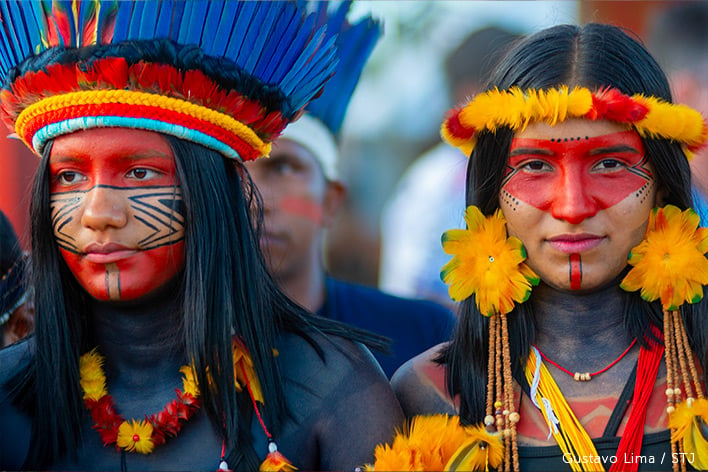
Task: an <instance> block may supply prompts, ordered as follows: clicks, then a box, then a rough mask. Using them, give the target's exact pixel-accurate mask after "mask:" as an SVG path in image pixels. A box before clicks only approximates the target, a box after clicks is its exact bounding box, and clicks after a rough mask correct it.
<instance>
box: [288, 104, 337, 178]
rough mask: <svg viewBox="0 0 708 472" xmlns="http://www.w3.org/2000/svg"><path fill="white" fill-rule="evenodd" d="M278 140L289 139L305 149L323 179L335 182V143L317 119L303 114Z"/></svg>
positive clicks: (327, 130) (330, 133)
mask: <svg viewBox="0 0 708 472" xmlns="http://www.w3.org/2000/svg"><path fill="white" fill-rule="evenodd" d="M280 138H281V139H282V138H285V139H289V140H290V141H293V142H295V143H297V144H299V145H301V146H303V147H305V148H307V149H308V150H309V151H310V152H311V153H312V154H313V155H314V156H315V157H316V158H317V161H318V162H319V163H320V165H321V166H322V171H323V172H324V175H325V177H326V178H327V179H328V180H337V175H338V174H337V159H338V156H339V150H338V148H337V143H336V142H335V140H334V135H333V134H332V132H331V131H330V130H329V129H328V128H327V127H326V126H325V125H324V124H323V123H322V122H321V121H320V120H319V119H317V118H315V117H314V116H312V115H310V114H309V113H305V114H303V115H302V116H301V117H300V118H299V119H298V120H297V121H295V122H293V123H290V124H289V125H288V126H287V127H286V128H285V130H284V131H283V132H282V133H281V134H280Z"/></svg>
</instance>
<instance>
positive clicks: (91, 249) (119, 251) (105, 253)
mask: <svg viewBox="0 0 708 472" xmlns="http://www.w3.org/2000/svg"><path fill="white" fill-rule="evenodd" d="M137 252H138V251H137V249H131V248H128V247H125V246H123V245H121V244H116V243H108V244H98V243H92V244H89V245H88V246H86V249H85V250H84V258H85V259H86V260H88V261H90V262H94V263H96V264H110V263H112V262H116V261H119V260H121V259H126V258H128V257H131V256H133V255H135V254H136V253H137Z"/></svg>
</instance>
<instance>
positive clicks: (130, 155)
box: [52, 150, 172, 162]
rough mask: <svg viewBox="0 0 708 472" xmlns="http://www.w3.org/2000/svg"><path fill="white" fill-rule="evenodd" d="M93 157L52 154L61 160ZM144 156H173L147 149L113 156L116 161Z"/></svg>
mask: <svg viewBox="0 0 708 472" xmlns="http://www.w3.org/2000/svg"><path fill="white" fill-rule="evenodd" d="M87 158H88V159H91V156H90V155H81V156H79V155H76V154H56V155H54V156H52V160H54V161H60V162H79V161H83V160H85V159H87ZM144 158H150V159H153V158H158V159H166V160H171V159H172V156H170V155H169V154H165V153H164V152H160V151H154V150H146V151H140V152H136V153H130V152H128V153H126V154H125V155H122V156H116V157H113V158H112V159H115V160H116V161H126V160H133V159H144Z"/></svg>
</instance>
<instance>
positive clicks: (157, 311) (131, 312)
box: [91, 282, 184, 371]
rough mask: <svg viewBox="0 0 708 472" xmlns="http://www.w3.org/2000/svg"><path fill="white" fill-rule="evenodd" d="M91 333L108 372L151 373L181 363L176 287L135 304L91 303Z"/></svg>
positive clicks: (180, 318) (179, 309)
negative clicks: (143, 370)
mask: <svg viewBox="0 0 708 472" xmlns="http://www.w3.org/2000/svg"><path fill="white" fill-rule="evenodd" d="M91 308H92V313H93V316H92V332H93V336H94V339H95V341H96V344H97V345H98V347H99V351H100V353H101V354H102V355H103V356H105V358H106V367H107V368H108V369H117V370H119V371H121V370H123V369H130V370H131V371H133V370H135V369H148V370H150V369H154V368H162V367H163V366H165V365H166V364H172V363H174V362H175V360H176V359H177V358H178V359H179V360H178V362H183V361H184V359H183V354H182V353H183V342H182V338H181V335H180V334H181V322H182V308H181V298H180V297H179V296H178V283H176V282H174V283H171V284H170V285H169V286H168V287H165V288H162V289H160V290H159V291H158V292H156V293H153V294H150V295H148V296H146V297H144V298H142V299H141V300H139V301H130V302H120V303H113V302H102V301H98V300H95V301H93V303H92V307H91Z"/></svg>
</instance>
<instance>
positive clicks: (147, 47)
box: [0, 0, 337, 160]
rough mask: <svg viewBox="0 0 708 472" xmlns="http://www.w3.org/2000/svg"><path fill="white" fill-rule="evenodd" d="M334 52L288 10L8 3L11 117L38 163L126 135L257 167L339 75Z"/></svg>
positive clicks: (1, 69)
mask: <svg viewBox="0 0 708 472" xmlns="http://www.w3.org/2000/svg"><path fill="white" fill-rule="evenodd" d="M334 43H335V35H333V34H332V33H327V32H326V28H325V27H320V26H318V25H317V21H316V15H315V14H310V15H307V14H306V12H305V11H304V10H303V9H301V8H298V6H297V5H296V4H295V3H294V2H287V1H286V2H283V1H277V2H270V1H268V2H260V1H258V2H250V1H249V2H234V1H228V0H210V1H201V0H194V1H184V0H164V1H117V0H112V1H99V0H83V1H78V0H74V1H67V0H43V1H30V2H0V80H1V81H2V83H3V90H2V92H1V96H0V99H1V107H2V110H0V111H1V112H2V115H3V116H2V117H3V120H4V121H5V122H6V124H7V125H8V126H9V127H10V128H11V129H14V130H15V132H16V134H17V135H18V136H19V137H20V138H21V139H22V140H23V141H24V142H25V143H26V144H27V145H28V146H29V147H30V148H31V149H33V150H34V151H35V152H36V153H38V154H39V153H41V152H42V148H43V146H44V144H45V143H46V142H47V141H49V140H50V139H52V138H54V137H56V136H59V135H61V134H67V133H70V132H73V131H76V130H79V129H86V128H92V127H99V126H125V127H134V128H140V129H148V130H152V131H158V132H164V133H170V134H173V135H176V136H179V137H181V138H184V139H188V140H191V141H194V142H197V143H199V144H202V145H204V146H206V147H209V148H211V149H214V150H217V151H219V152H221V153H222V154H224V155H225V156H227V157H232V158H240V159H242V160H251V159H255V158H257V157H259V156H262V155H266V154H268V152H269V150H270V142H271V141H272V140H273V139H275V137H277V136H278V135H279V133H280V132H281V131H282V129H283V128H284V127H285V125H286V124H287V123H288V122H290V121H291V120H292V119H294V118H295V117H296V116H297V114H298V112H299V111H300V110H301V109H302V108H303V107H304V106H305V105H306V104H307V103H308V102H309V101H310V100H311V99H312V98H313V97H315V96H316V95H317V94H318V93H319V91H320V90H321V88H322V85H323V84H324V82H325V81H326V80H327V79H328V78H329V77H331V76H332V75H333V74H334V72H335V70H336V67H337V60H336V57H335V46H334ZM109 92H110V93H109ZM79 104H84V105H86V106H83V107H81V106H79ZM49 111H51V113H49Z"/></svg>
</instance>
